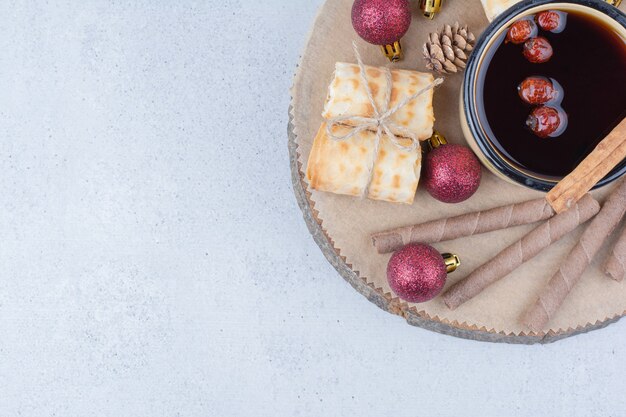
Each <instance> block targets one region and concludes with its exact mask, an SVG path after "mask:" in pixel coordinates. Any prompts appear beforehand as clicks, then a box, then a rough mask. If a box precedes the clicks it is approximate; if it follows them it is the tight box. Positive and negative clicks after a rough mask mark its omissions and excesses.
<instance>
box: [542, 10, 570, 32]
mask: <svg viewBox="0 0 626 417" xmlns="http://www.w3.org/2000/svg"><path fill="white" fill-rule="evenodd" d="M536 19H537V24H538V25H539V27H540V28H541V29H543V30H546V31H549V32H556V33H558V32H561V31H563V29H564V27H563V26H564V24H565V14H564V13H563V12H557V11H556V10H547V11H545V12H541V13H539V14H538V15H537V17H536Z"/></svg>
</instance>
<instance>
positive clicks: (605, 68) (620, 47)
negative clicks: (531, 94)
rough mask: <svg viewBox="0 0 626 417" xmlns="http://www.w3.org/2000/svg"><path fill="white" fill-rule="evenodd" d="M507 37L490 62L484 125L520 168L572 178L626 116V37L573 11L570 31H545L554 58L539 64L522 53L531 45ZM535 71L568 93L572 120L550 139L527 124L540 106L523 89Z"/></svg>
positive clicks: (566, 107) (482, 102)
mask: <svg viewBox="0 0 626 417" xmlns="http://www.w3.org/2000/svg"><path fill="white" fill-rule="evenodd" d="M505 36H506V32H505V33H503V34H502V36H501V37H500V38H499V39H498V40H497V42H496V44H495V45H494V46H493V47H492V51H494V52H493V56H492V57H491V60H490V61H489V57H488V56H487V57H486V61H485V63H484V64H483V65H485V67H486V68H487V70H486V71H484V70H483V73H482V74H481V77H480V81H479V88H478V91H480V84H481V83H483V82H484V88H483V92H484V93H483V96H482V100H481V97H480V95H479V96H478V101H479V103H478V105H479V114H480V118H481V122H482V123H483V125H484V126H485V128H486V130H487V135H488V137H490V138H491V139H492V140H493V145H494V146H495V147H496V148H497V149H498V150H499V151H500V152H501V153H502V154H503V155H504V156H505V157H506V158H507V159H509V161H510V162H511V163H512V164H513V165H517V166H518V167H519V168H521V169H523V170H525V171H527V172H529V173H531V174H537V175H540V176H543V177H556V178H559V177H564V176H566V175H567V174H568V173H570V172H571V171H572V170H573V169H574V168H575V167H576V166H577V165H578V164H579V163H580V162H581V161H582V160H583V159H584V158H585V157H586V156H587V155H588V154H589V153H590V152H591V151H592V150H593V149H594V147H595V146H596V145H597V144H598V143H599V142H600V141H601V140H602V139H604V137H605V136H606V135H607V134H608V133H609V132H610V131H611V130H612V129H613V128H614V127H615V126H616V125H617V124H618V123H619V122H620V121H621V120H622V119H623V118H624V117H626V39H623V38H621V37H620V35H619V34H618V33H616V32H615V31H614V30H613V29H611V28H609V27H607V26H606V25H605V24H603V23H602V22H600V21H599V20H596V19H595V18H593V17H591V16H587V15H582V14H577V13H572V12H568V13H567V24H566V26H565V29H564V30H563V32H561V33H551V32H546V31H541V32H540V36H544V37H545V38H547V39H548V40H549V41H550V43H551V44H552V47H553V49H554V55H553V56H552V58H551V59H550V61H548V62H547V63H543V64H532V63H530V62H529V61H527V60H526V59H525V58H524V56H523V55H522V47H523V45H514V44H512V43H507V44H505V43H504V38H505ZM532 75H535V76H544V77H548V78H554V79H555V80H557V81H558V82H559V83H560V84H561V86H562V87H563V90H564V92H565V96H564V98H563V101H562V103H561V107H562V108H563V109H564V110H565V112H566V113H567V115H568V125H567V129H566V130H565V131H564V133H563V134H561V135H560V136H558V137H556V138H543V139H542V138H540V137H537V136H536V135H534V134H533V133H532V132H531V131H530V130H529V128H528V127H526V123H525V122H526V118H527V117H528V115H529V113H530V112H531V110H532V106H531V105H529V104H526V103H524V102H523V101H522V100H521V99H520V97H519V96H518V93H517V86H518V84H519V83H520V82H521V81H522V80H524V79H525V78H526V77H529V76H532ZM485 122H486V123H485ZM489 129H490V130H491V132H492V133H490V132H489Z"/></svg>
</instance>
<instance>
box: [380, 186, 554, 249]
mask: <svg viewBox="0 0 626 417" xmlns="http://www.w3.org/2000/svg"><path fill="white" fill-rule="evenodd" d="M553 215H554V211H553V210H552V207H550V205H549V204H548V202H547V201H546V199H545V198H540V199H536V200H530V201H525V202H523V203H518V204H509V205H506V206H501V207H495V208H492V209H489V210H484V211H476V212H473V213H467V214H462V215H460V216H456V217H450V218H447V219H439V220H433V221H429V222H426V223H421V224H416V225H413V226H406V227H400V228H397V229H393V230H389V231H386V232H380V233H375V234H373V235H372V243H373V244H374V246H375V247H376V250H377V251H378V253H388V252H393V251H395V250H398V249H400V248H401V247H403V246H405V245H408V244H409V243H418V242H425V243H437V242H442V241H446V240H453V239H458V238H460V237H465V236H472V235H477V234H480V233H486V232H491V231H493V230H500V229H506V228H508V227H513V226H519V225H523V224H530V223H535V222H538V221H540V220H546V219H549V218H550V217H552V216H553Z"/></svg>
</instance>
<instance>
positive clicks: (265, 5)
mask: <svg viewBox="0 0 626 417" xmlns="http://www.w3.org/2000/svg"><path fill="white" fill-rule="evenodd" d="M166 3H170V4H169V5H167V4H166ZM131 4H132V5H131ZM320 4H321V0H314V1H311V0H306V1H305V0H291V1H286V0H262V1H257V0H239V1H237V0H225V1H219V2H218V1H216V0H209V1H190V0H183V1H171V2H165V1H163V2H161V1H137V2H123V1H122V2H113V1H111V2H96V1H81V2H78V1H65V2H62V1H59V2H53V1H51V2H46V3H44V2H31V4H30V5H26V4H25V2H16V3H15V4H12V2H10V1H5V2H2V3H0V139H1V140H0V164H1V167H2V170H1V172H0V214H1V216H0V236H1V238H2V241H1V242H0V266H1V268H0V415H1V416H63V417H66V416H67V417H69V416H77V417H78V416H80V417H88V416H112V417H113V416H115V417H120V416H135V417H137V416H139V417H142V416H147V417H148V416H149V417H156V416H219V417H225V416H347V415H357V416H375V415H376V416H382V415H394V416H459V415H463V416H505V415H506V416H529V415H550V416H557V415H567V416H589V415H595V416H623V415H624V414H625V413H626V395H625V390H624V388H625V385H626V384H625V383H624V375H625V374H626V358H625V357H624V350H623V346H624V344H625V342H626V335H625V330H626V321H622V322H620V323H618V324H615V325H611V326H610V327H608V328H607V329H604V330H600V331H596V332H592V333H590V334H586V335H582V336H578V337H575V338H571V339H567V340H564V341H560V342H558V343H555V344H552V345H548V346H530V347H529V346H509V345H502V344H488V343H480V342H472V341H466V340H460V339H456V338H452V337H448V336H442V335H438V334H435V333H431V332H429V331H426V330H422V329H418V328H413V327H410V326H408V325H407V324H406V323H405V322H404V321H403V320H402V319H400V318H398V317H395V316H392V315H390V314H388V313H385V312H383V311H381V310H379V309H378V308H376V307H375V306H374V305H372V304H370V303H369V302H368V301H367V300H366V299H364V298H363V297H362V296H361V295H360V294H358V293H356V292H355V291H354V290H353V289H352V288H351V287H350V286H349V285H348V284H347V283H345V282H344V281H343V280H342V279H341V278H340V277H339V276H338V275H337V273H336V272H335V271H334V269H333V268H332V267H331V266H330V265H329V264H328V263H327V262H326V260H325V259H324V257H323V256H322V254H321V252H320V250H319V249H318V247H317V246H316V245H315V243H314V242H313V239H312V238H311V237H310V235H309V233H308V231H307V229H306V227H305V224H304V222H303V220H302V218H301V214H300V211H299V209H298V207H297V205H296V202H295V199H294V196H293V193H292V189H291V184H290V171H289V165H288V154H287V138H286V125H287V108H288V104H289V87H290V85H291V81H292V75H293V73H294V70H295V67H296V64H297V62H298V57H299V53H300V51H301V50H302V48H303V46H304V41H305V37H306V33H307V30H308V28H309V26H310V25H311V23H312V20H313V18H314V15H315V12H316V9H317V8H318V6H319V5H320ZM346 24H349V22H346Z"/></svg>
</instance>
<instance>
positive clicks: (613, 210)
mask: <svg viewBox="0 0 626 417" xmlns="http://www.w3.org/2000/svg"><path fill="white" fill-rule="evenodd" d="M625 211H626V180H623V181H621V182H620V184H619V185H618V186H617V188H616V189H615V191H613V193H612V194H611V196H610V197H609V199H608V200H607V201H606V203H605V204H604V206H603V207H602V210H600V212H599V213H598V215H597V216H596V217H595V218H594V219H593V220H592V221H591V223H590V224H589V226H587V228H586V229H585V232H584V233H583V235H582V236H581V238H580V240H579V241H578V243H577V244H576V246H574V248H573V249H572V251H571V252H570V254H569V255H568V256H567V258H566V259H565V262H563V264H562V265H561V267H560V268H559V270H558V271H557V273H556V274H555V275H554V276H553V277H552V279H551V280H550V281H549V282H548V284H547V285H546V286H545V288H544V289H543V290H542V292H541V294H540V295H539V298H538V299H537V301H536V302H535V304H534V305H533V306H532V307H531V308H530V309H529V310H528V311H526V313H525V314H524V315H523V316H522V323H523V324H525V325H526V326H528V327H529V328H530V329H531V330H534V331H539V330H541V329H542V328H543V327H544V326H545V325H546V323H548V321H549V320H550V319H551V318H552V317H553V316H554V313H556V311H557V310H558V309H559V307H560V306H561V304H562V303H563V300H565V297H567V294H569V292H570V290H571V289H572V288H573V287H574V285H576V283H577V282H578V281H579V280H580V277H581V276H582V275H583V272H585V270H586V269H587V267H588V266H589V264H590V263H591V261H592V260H593V257H594V256H595V255H596V254H597V253H598V251H599V250H600V247H601V246H602V244H603V243H604V241H605V240H606V238H607V237H608V236H609V235H610V234H611V233H612V232H613V230H614V229H615V227H617V225H618V223H619V222H620V220H621V219H622V217H623V216H624V212H625Z"/></svg>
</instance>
